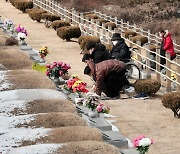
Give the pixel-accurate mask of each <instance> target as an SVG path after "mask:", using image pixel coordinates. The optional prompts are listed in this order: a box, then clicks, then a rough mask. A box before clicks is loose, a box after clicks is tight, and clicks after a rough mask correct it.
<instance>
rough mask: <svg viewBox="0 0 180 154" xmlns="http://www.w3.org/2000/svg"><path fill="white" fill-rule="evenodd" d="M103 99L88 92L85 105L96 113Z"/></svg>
mask: <svg viewBox="0 0 180 154" xmlns="http://www.w3.org/2000/svg"><path fill="white" fill-rule="evenodd" d="M100 99H101V97H100V96H99V95H97V94H95V93H91V92H88V93H87V94H86V97H85V100H84V102H83V105H84V106H86V107H88V108H89V109H91V110H92V111H94V110H95V109H96V108H97V106H98V105H99V104H100Z"/></svg>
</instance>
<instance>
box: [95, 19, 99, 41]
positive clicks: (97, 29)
mask: <svg viewBox="0 0 180 154" xmlns="http://www.w3.org/2000/svg"><path fill="white" fill-rule="evenodd" d="M96 32H97V33H96V36H97V37H99V38H100V22H99V21H97V20H96Z"/></svg>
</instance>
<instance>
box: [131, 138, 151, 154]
mask: <svg viewBox="0 0 180 154" xmlns="http://www.w3.org/2000/svg"><path fill="white" fill-rule="evenodd" d="M151 144H153V140H152V139H149V138H146V137H145V136H144V135H140V136H138V137H137V138H135V139H134V140H133V145H134V147H136V148H137V151H139V153H140V154H145V153H146V152H148V150H149V147H150V145H151Z"/></svg>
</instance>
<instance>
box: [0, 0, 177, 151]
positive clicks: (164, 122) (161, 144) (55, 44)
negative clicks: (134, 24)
mask: <svg viewBox="0 0 180 154" xmlns="http://www.w3.org/2000/svg"><path fill="white" fill-rule="evenodd" d="M0 4H1V5H0V15H1V16H2V17H3V19H12V20H13V22H14V23H16V25H18V24H21V25H22V26H24V27H25V28H26V29H27V32H28V37H27V42H28V43H29V44H30V45H31V46H32V47H33V48H34V49H37V50H39V49H40V48H41V47H43V46H48V48H49V51H50V54H48V55H47V57H46V60H47V61H48V62H53V61H64V62H66V63H68V64H70V65H71V66H72V69H71V71H70V73H72V74H78V75H79V76H80V78H81V79H83V80H84V81H85V82H87V83H88V88H91V86H92V81H91V80H90V78H89V77H88V76H85V75H83V68H84V66H85V64H83V63H82V62H81V57H82V55H80V52H81V50H80V47H79V45H78V43H77V42H74V41H72V42H65V41H63V40H61V39H60V38H58V36H57V35H56V32H55V31H54V30H53V29H51V28H49V29H47V28H46V27H45V26H44V24H43V23H37V22H35V21H33V20H31V19H30V18H29V17H28V15H27V14H23V13H22V12H20V11H19V10H17V9H15V8H14V7H13V6H12V5H11V4H10V3H6V2H5V1H4V0H0ZM75 41H76V40H75ZM105 104H106V105H108V106H109V107H110V108H111V112H110V114H112V115H115V116H117V117H116V118H113V119H112V120H114V121H115V122H114V124H115V125H116V126H117V127H118V128H119V129H120V132H121V134H122V135H124V136H125V137H127V138H129V139H133V138H135V137H136V136H138V135H141V134H144V135H146V136H147V137H149V138H152V139H154V145H152V146H151V147H150V150H149V154H178V153H179V151H180V133H179V132H180V122H179V119H176V118H174V117H173V113H172V111H170V110H168V109H165V108H164V107H163V106H162V103H161V99H160V98H159V97H156V98H153V99H149V100H133V99H119V100H114V101H105Z"/></svg>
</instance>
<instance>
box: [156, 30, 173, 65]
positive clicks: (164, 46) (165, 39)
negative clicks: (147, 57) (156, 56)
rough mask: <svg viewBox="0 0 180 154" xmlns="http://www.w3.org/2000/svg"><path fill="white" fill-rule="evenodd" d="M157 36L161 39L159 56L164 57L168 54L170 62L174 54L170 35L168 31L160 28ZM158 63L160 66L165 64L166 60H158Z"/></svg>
mask: <svg viewBox="0 0 180 154" xmlns="http://www.w3.org/2000/svg"><path fill="white" fill-rule="evenodd" d="M159 34H160V36H161V37H162V43H161V50H160V54H161V55H162V56H164V57H165V55H166V52H169V53H170V57H171V60H173V59H175V58H176V53H175V51H174V45H173V41H172V38H171V33H169V32H168V30H164V29H162V28H161V29H160V32H159ZM160 63H161V64H162V65H164V64H166V59H165V58H160ZM161 68H163V67H161Z"/></svg>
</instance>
